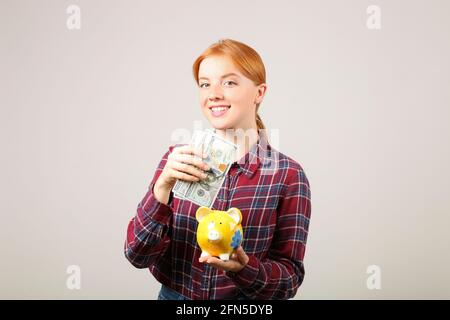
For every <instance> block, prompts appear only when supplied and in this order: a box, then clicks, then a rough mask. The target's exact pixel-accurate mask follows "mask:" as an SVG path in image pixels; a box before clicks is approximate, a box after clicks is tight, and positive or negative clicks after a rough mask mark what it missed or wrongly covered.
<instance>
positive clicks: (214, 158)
mask: <svg viewBox="0 0 450 320" xmlns="http://www.w3.org/2000/svg"><path fill="white" fill-rule="evenodd" d="M190 145H191V147H194V148H195V149H197V150H199V151H201V152H203V153H205V154H206V155H207V157H206V158H204V159H203V162H205V163H206V164H207V165H208V166H209V168H210V169H209V170H208V171H207V172H206V174H207V177H206V179H203V180H200V181H198V182H188V181H183V180H177V182H176V183H175V186H174V187H173V189H172V192H173V194H174V196H175V197H177V198H179V199H184V200H189V201H191V202H193V203H195V204H197V205H199V206H205V207H208V208H211V206H212V205H213V203H214V201H215V199H216V197H217V194H218V193H219V190H220V188H221V186H222V184H223V182H224V180H225V177H226V175H227V173H228V170H230V167H231V165H232V163H233V162H234V161H235V157H236V152H237V146H236V145H235V144H234V143H231V142H229V141H227V140H225V139H223V138H221V137H219V136H218V135H217V134H215V133H214V132H213V131H212V130H208V129H207V130H203V131H199V130H197V131H195V132H194V135H193V136H192V140H191V142H190ZM194 157H197V156H194ZM197 158H199V159H200V157H197Z"/></svg>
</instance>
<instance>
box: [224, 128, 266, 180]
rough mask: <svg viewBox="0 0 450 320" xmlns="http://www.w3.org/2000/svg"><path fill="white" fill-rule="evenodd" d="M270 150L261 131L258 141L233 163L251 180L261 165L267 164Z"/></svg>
mask: <svg viewBox="0 0 450 320" xmlns="http://www.w3.org/2000/svg"><path fill="white" fill-rule="evenodd" d="M271 152H272V148H271V147H270V145H269V143H268V140H267V137H266V135H265V134H264V132H263V131H261V132H260V133H259V138H258V141H257V142H256V143H255V144H253V146H251V147H250V150H249V152H247V153H246V154H245V155H244V156H243V157H242V158H241V159H240V160H239V161H236V162H234V163H233V164H236V163H237V165H238V166H239V167H240V169H241V171H242V172H244V174H245V175H246V176H247V177H248V178H251V177H252V176H253V175H254V174H255V172H256V171H257V170H258V168H259V166H260V165H261V163H267V159H269V158H270V157H271Z"/></svg>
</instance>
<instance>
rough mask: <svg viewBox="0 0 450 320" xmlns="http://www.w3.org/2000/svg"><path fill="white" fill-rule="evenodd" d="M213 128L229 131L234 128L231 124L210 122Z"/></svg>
mask: <svg viewBox="0 0 450 320" xmlns="http://www.w3.org/2000/svg"><path fill="white" fill-rule="evenodd" d="M209 123H210V124H211V126H212V127H213V128H214V129H216V130H227V129H232V126H231V124H230V123H229V122H222V121H214V120H213V121H210V122H209Z"/></svg>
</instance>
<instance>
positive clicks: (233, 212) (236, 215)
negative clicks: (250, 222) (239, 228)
mask: <svg viewBox="0 0 450 320" xmlns="http://www.w3.org/2000/svg"><path fill="white" fill-rule="evenodd" d="M227 213H228V214H229V215H230V216H231V217H232V218H233V220H234V221H235V222H236V223H237V224H239V223H241V221H242V213H241V210H239V209H238V208H230V209H229V210H228V211H227Z"/></svg>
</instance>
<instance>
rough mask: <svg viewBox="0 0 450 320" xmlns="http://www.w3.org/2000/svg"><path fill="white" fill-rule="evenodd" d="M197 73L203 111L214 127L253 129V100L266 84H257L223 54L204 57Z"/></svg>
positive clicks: (262, 94)
mask: <svg viewBox="0 0 450 320" xmlns="http://www.w3.org/2000/svg"><path fill="white" fill-rule="evenodd" d="M198 76H199V80H198V81H199V83H198V85H199V90H200V105H201V107H202V112H203V114H204V115H205V117H206V119H208V121H209V122H210V123H211V125H212V126H213V127H214V128H215V129H218V130H225V129H238V128H241V129H244V130H247V129H250V128H253V129H256V104H257V103H261V101H262V99H263V97H264V93H265V90H266V85H265V84H261V85H259V86H256V85H255V84H254V83H253V81H252V80H250V79H248V78H246V77H245V76H244V75H242V74H241V73H240V72H239V71H238V69H237V68H236V67H235V65H234V64H233V62H232V60H231V59H230V58H228V57H225V56H212V57H208V58H206V59H204V60H203V61H202V62H201V64H200V68H199V73H198Z"/></svg>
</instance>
